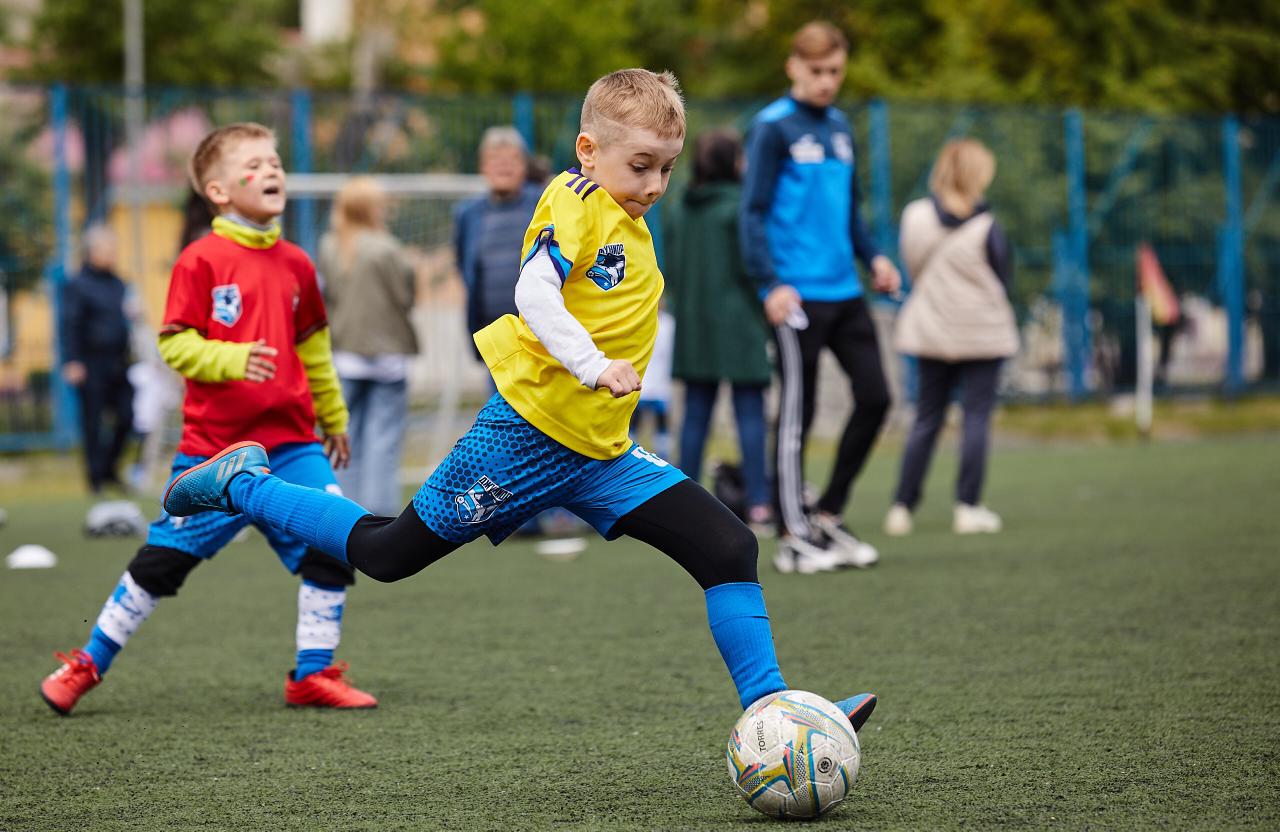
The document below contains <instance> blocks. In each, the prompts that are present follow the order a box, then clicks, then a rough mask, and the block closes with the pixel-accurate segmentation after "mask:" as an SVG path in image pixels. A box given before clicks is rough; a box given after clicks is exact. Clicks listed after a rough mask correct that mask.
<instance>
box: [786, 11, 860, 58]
mask: <svg viewBox="0 0 1280 832" xmlns="http://www.w3.org/2000/svg"><path fill="white" fill-rule="evenodd" d="M836 51H842V52H848V51H849V39H848V38H846V37H845V36H844V32H842V31H840V30H839V29H837V28H836V27H835V26H834V25H832V24H830V23H828V22H827V21H825V20H813V21H810V22H808V23H806V24H804V25H803V26H801V27H800V29H799V31H797V32H796V33H795V36H794V37H792V38H791V54H792V55H794V56H795V57H797V58H800V59H802V60H806V61H811V60H815V59H817V58H825V57H827V56H828V55H830V54H831V53H832V52H836Z"/></svg>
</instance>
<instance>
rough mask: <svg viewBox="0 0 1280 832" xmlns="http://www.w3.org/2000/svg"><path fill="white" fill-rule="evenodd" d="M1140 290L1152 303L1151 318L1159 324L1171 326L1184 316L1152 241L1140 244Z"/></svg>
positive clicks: (1149, 302) (1148, 301)
mask: <svg viewBox="0 0 1280 832" xmlns="http://www.w3.org/2000/svg"><path fill="white" fill-rule="evenodd" d="M1138 291H1139V292H1141V293H1142V296H1143V297H1144V298H1146V299H1147V303H1148V304H1150V305H1151V320H1152V321H1153V322H1154V323H1155V324H1156V325H1157V326H1171V325H1173V324H1176V323H1177V322H1178V320H1179V319H1180V318H1181V317H1182V310H1181V309H1180V308H1179V307H1178V296H1177V295H1176V294H1174V291H1173V287H1172V286H1170V285H1169V279H1168V278H1167V277H1165V276H1164V269H1162V268H1160V261H1159V260H1157V259H1156V251H1155V249H1153V248H1152V247H1151V244H1150V243H1139V244H1138Z"/></svg>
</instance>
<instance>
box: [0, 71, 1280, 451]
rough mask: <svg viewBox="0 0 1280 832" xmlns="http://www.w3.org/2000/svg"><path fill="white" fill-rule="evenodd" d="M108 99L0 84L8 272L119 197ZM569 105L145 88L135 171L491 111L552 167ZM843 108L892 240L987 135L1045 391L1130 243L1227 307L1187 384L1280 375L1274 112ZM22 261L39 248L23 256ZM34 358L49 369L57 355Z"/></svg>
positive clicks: (373, 136)
mask: <svg viewBox="0 0 1280 832" xmlns="http://www.w3.org/2000/svg"><path fill="white" fill-rule="evenodd" d="M32 96H36V97H38V98H41V99H42V100H43V105H42V106H40V107H36V108H31V107H30V106H27V107H25V108H21V107H19V108H17V110H20V111H21V112H16V113H11V112H10V110H11V109H14V108H12V107H10V106H9V105H10V104H11V103H12V101H15V100H17V99H18V98H19V97H21V98H22V99H23V100H24V101H28V102H29V100H30V99H31V97H32ZM763 103H764V102H761V101H693V102H690V105H689V123H690V134H691V135H696V134H697V133H699V132H701V131H702V130H704V129H706V128H708V127H712V126H721V125H733V126H737V127H738V128H739V129H742V128H745V126H746V124H747V123H748V121H749V119H750V117H751V115H752V114H753V113H754V112H755V111H756V110H757V109H758V108H759V107H760V106H761V105H762V104H763ZM124 105H125V94H124V91H123V90H121V89H118V88H103V87H64V86H56V87H50V88H40V89H33V88H15V87H0V160H3V159H7V158H9V157H11V156H12V157H15V158H18V159H19V161H20V162H21V159H23V158H28V157H30V156H31V155H32V154H31V153H29V152H27V150H28V146H32V147H33V146H35V145H36V144H37V143H38V142H39V141H42V140H43V138H42V137H45V136H46V135H47V134H51V136H52V144H51V152H50V153H49V154H48V158H45V159H41V160H40V161H37V162H30V164H34V165H37V166H38V167H39V168H40V171H41V172H42V173H41V175H43V176H44V177H45V178H46V180H47V193H44V194H35V193H33V194H27V195H26V197H25V198H26V200H27V204H31V205H34V204H35V201H36V200H45V199H47V200H49V201H50V202H51V210H49V211H48V212H47V213H48V224H49V225H50V226H51V227H50V228H49V229H47V231H48V234H47V238H48V244H47V245H46V246H45V247H44V249H43V250H41V251H40V252H39V253H38V254H33V253H32V252H31V251H30V250H28V251H26V252H16V253H15V251H13V250H10V249H12V248H13V246H12V245H8V244H7V242H6V241H7V239H8V238H7V237H5V236H0V262H5V263H18V264H19V267H18V268H12V267H11V268H9V269H7V270H6V271H8V272H10V273H11V277H10V282H11V283H15V282H16V283H22V282H23V280H24V278H21V275H23V274H27V275H30V274H33V273H34V274H43V276H44V278H45V286H46V290H47V291H49V292H50V293H51V296H52V297H54V298H56V294H57V288H58V286H59V284H60V281H61V280H62V279H63V276H64V275H66V274H67V273H68V272H69V270H70V269H71V268H72V267H73V265H74V259H75V258H74V248H75V245H76V242H77V238H78V234H77V229H79V228H83V226H84V225H85V224H86V223H88V222H90V221H92V220H94V219H99V218H101V217H103V216H104V215H105V214H106V212H107V211H108V209H109V207H110V206H111V205H112V203H113V200H115V199H117V198H118V193H119V191H120V183H121V180H120V175H119V171H118V170H117V169H116V168H117V167H118V157H119V154H121V153H122V152H123V145H124V133H125V131H124V112H125V106H124ZM578 107H579V101H578V100H577V99H574V98H570V97H563V96H541V95H534V94H530V93H520V94H517V95H514V96H465V97H463V96H408V95H398V94H378V95H372V96H366V97H362V98H353V97H351V96H348V95H339V94H329V93H312V92H308V91H304V90H295V91H275V90H272V91H257V92H226V91H212V90H187V89H152V90H148V91H147V92H146V94H145V112H146V122H147V128H146V135H145V138H144V143H146V145H147V147H146V150H145V152H146V154H148V159H149V160H150V161H151V162H154V165H153V167H155V168H156V169H155V170H150V171H149V173H148V174H147V176H148V177H150V178H149V179H148V180H147V181H148V184H150V185H155V186H158V185H165V184H167V185H168V186H169V187H170V188H177V187H180V186H181V183H182V170H183V168H184V162H185V158H184V157H185V154H188V153H189V152H190V149H191V143H192V142H193V141H194V140H195V139H198V133H199V132H200V130H201V129H204V128H207V127H208V126H209V125H213V124H218V123H226V122H229V121H239V120H249V119H251V120H256V121H261V122H264V123H266V124H269V125H272V126H274V127H275V128H276V130H277V131H278V132H279V134H280V139H281V152H282V155H283V156H284V158H285V164H286V166H287V167H288V168H289V169H290V170H291V171H295V172H307V171H313V172H378V173H421V172H472V171H474V170H475V167H476V158H475V148H476V145H477V144H478V142H479V139H480V135H481V133H482V132H483V130H484V129H485V128H486V127H488V126H490V125H493V124H501V123H510V124H514V125H515V126H516V127H517V129H519V130H520V131H521V133H522V134H523V135H524V136H525V138H526V139H527V140H528V141H529V143H530V145H531V147H533V148H534V150H535V152H536V153H538V154H540V155H542V156H544V157H546V158H547V159H548V160H549V161H550V162H551V164H552V165H553V166H555V167H560V166H564V165H567V164H569V163H571V161H572V159H573V145H574V138H575V136H576V134H577V118H578ZM847 110H848V112H849V114H850V116H851V120H852V123H853V124H854V128H855V133H856V136H857V139H858V141H859V144H860V146H861V149H862V153H861V155H860V157H859V159H860V165H859V168H858V175H859V176H860V177H861V182H862V185H863V191H864V193H865V195H866V199H865V204H864V206H863V210H864V211H865V212H866V216H867V218H868V221H869V223H870V227H871V229H872V233H873V235H874V237H875V239H876V240H877V242H878V243H879V244H880V246H881V247H882V248H883V249H884V250H885V251H886V252H889V253H890V254H891V255H893V254H896V249H897V217H898V214H899V212H900V211H901V210H902V208H903V206H904V205H905V204H906V203H907V202H909V201H910V200H912V199H915V198H918V197H920V196H923V195H924V194H925V193H926V187H927V181H928V174H929V169H930V165H931V163H932V160H933V157H934V155H935V154H936V153H937V151H938V149H939V148H940V147H941V145H942V144H943V142H945V141H946V140H947V139H950V138H954V137H959V136H972V137H975V138H978V139H980V140H982V141H983V142H985V143H986V144H987V145H988V146H989V147H991V148H992V150H993V151H994V153H995V154H996V156H997V159H998V161H999V169H1000V171H999V175H998V176H997V179H996V182H995V183H994V185H993V187H992V190H991V193H990V199H991V202H992V205H993V207H994V209H995V211H996V213H997V215H998V216H999V217H1000V218H1001V220H1002V222H1003V223H1004V224H1005V226H1006V227H1007V229H1008V231H1009V235H1010V237H1011V239H1012V240H1013V242H1014V244H1015V248H1016V254H1017V261H1018V273H1017V277H1016V282H1015V285H1014V287H1013V297H1014V300H1015V305H1016V307H1017V308H1018V311H1019V314H1020V315H1021V316H1022V317H1023V318H1024V320H1025V319H1030V318H1032V317H1034V315H1036V314H1040V312H1041V311H1043V309H1045V308H1049V309H1051V310H1055V314H1056V315H1057V321H1058V323H1057V324H1056V326H1057V335H1056V336H1055V337H1056V338H1057V339H1058V345H1059V346H1058V350H1059V352H1060V360H1059V364H1058V366H1056V367H1051V368H1049V369H1048V370H1046V377H1048V378H1049V379H1050V381H1049V382H1047V383H1046V386H1045V389H1044V391H1043V392H1048V393H1049V394H1052V395H1063V396H1068V397H1070V398H1072V399H1078V398H1082V397H1086V396H1091V395H1095V394H1105V393H1107V392H1110V391H1112V390H1117V389H1124V388H1125V386H1126V385H1127V384H1131V382H1132V363H1133V357H1132V349H1131V346H1130V345H1131V344H1132V340H1133V339H1132V333H1133V326H1134V321H1133V313H1132V308H1133V296H1134V291H1135V290H1134V273H1133V272H1134V267H1133V262H1134V249H1135V247H1136V246H1137V245H1138V244H1139V243H1140V242H1144V241H1147V242H1150V243H1152V244H1153V246H1154V247H1155V249H1156V251H1157V254H1158V255H1159V256H1160V258H1161V261H1162V263H1163V265H1164V268H1165V271H1166V272H1167V274H1168V275H1169V277H1170V280H1171V282H1172V283H1173V284H1174V286H1175V288H1176V289H1177V290H1178V291H1179V292H1180V293H1185V295H1186V296H1196V297H1200V298H1203V299H1205V301H1206V302H1207V303H1208V304H1209V305H1210V306H1211V307H1213V308H1215V309H1217V310H1220V311H1219V312H1218V313H1215V314H1220V315H1221V316H1222V317H1223V318H1224V319H1225V331H1226V337H1225V347H1224V349H1223V351H1222V355H1221V360H1220V364H1221V366H1220V368H1219V370H1218V371H1217V373H1216V376H1215V377H1213V378H1211V379H1209V380H1208V383H1207V384H1206V385H1203V386H1207V387H1209V388H1214V389H1217V390H1218V391H1220V392H1223V393H1226V394H1236V393H1240V392H1243V391H1246V390H1250V389H1259V388H1261V387H1264V386H1267V385H1269V384H1274V383H1276V382H1277V381H1280V204H1278V202H1277V199H1276V193H1277V190H1280V119H1268V118H1244V119H1242V118H1237V117H1235V116H1231V115H1228V116H1224V117H1218V118H1207V117H1183V118H1175V117H1155V116H1143V115H1129V114H1115V113H1092V112H1084V111H1081V110H1077V109H1069V110H1053V109H1032V108H985V107H966V106H961V105H931V104H920V103H907V102H886V101H881V100H874V101H869V102H861V103H851V104H850V105H849V106H848V107H847ZM15 115H17V116H21V117H14V116H15ZM184 131H185V132H184ZM15 148H16V150H15ZM5 153H7V154H8V155H4V154H5ZM152 157H156V158H154V159H152ZM863 160H865V163H863ZM685 169H686V170H687V165H686V166H685ZM679 181H680V179H679V176H678V177H677V187H678V184H679ZM319 208H320V205H319V204H317V203H315V202H313V201H312V200H309V199H297V200H291V207H290V216H289V217H288V223H287V229H288V233H289V234H290V235H291V236H292V237H293V238H294V239H295V240H297V241H298V242H299V243H300V244H301V245H303V247H305V248H307V249H308V250H314V248H315V245H316V243H317V239H318V235H319V233H320V231H321V230H322V227H323V224H324V217H323V216H322V212H321V211H320V210H319ZM28 236H30V235H28ZM10 242H11V241H10ZM6 246H7V248H6ZM24 256H25V258H26V259H27V260H31V259H32V258H33V257H36V256H38V257H40V258H41V262H39V263H31V262H27V263H25V268H24V267H23V263H22V258H23V257H24ZM15 258H16V259H15ZM13 274H17V275H19V277H18V278H14V277H12V275H13ZM25 280H26V282H28V283H29V282H30V278H25ZM10 288H15V287H10ZM1215 360H1216V359H1215ZM48 364H49V366H50V367H56V366H57V359H56V356H50V357H49V362H48ZM11 386H12V385H11ZM52 391H53V392H52V402H53V405H52V408H51V411H52V415H51V416H50V417H49V418H48V419H47V420H46V423H44V424H43V425H38V426H37V429H36V430H34V431H32V430H22V431H18V430H14V429H12V428H13V424H14V420H12V419H10V420H9V422H10V423H9V424H7V425H6V426H5V430H4V432H3V433H2V434H0V450H5V449H14V448H22V447H30V446H32V445H40V444H44V445H65V444H67V443H69V442H70V441H71V438H72V436H73V433H74V426H75V425H74V408H73V406H72V405H73V398H72V395H71V393H70V392H69V391H67V390H66V389H65V388H64V387H63V385H61V383H60V382H59V381H58V380H57V374H56V373H53V374H52Z"/></svg>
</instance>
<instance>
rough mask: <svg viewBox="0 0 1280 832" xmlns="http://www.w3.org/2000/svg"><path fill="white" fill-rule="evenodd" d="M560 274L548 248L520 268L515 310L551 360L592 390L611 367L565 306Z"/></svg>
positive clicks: (539, 251) (541, 249)
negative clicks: (518, 311) (602, 374)
mask: <svg viewBox="0 0 1280 832" xmlns="http://www.w3.org/2000/svg"><path fill="white" fill-rule="evenodd" d="M560 287H561V282H560V275H559V273H557V272H556V267H555V266H554V265H553V264H552V262H551V255H549V254H547V250H546V248H545V247H540V248H539V249H538V253H537V254H535V255H534V256H533V257H532V258H530V259H529V262H528V263H525V264H524V267H523V268H522V269H520V278H519V279H518V280H517V281H516V308H517V309H519V310H520V314H521V315H522V316H523V317H524V320H525V323H527V324H528V325H529V329H531V330H533V334H534V335H536V336H538V340H539V341H541V342H542V346H544V347H546V348H547V352H549V353H551V357H552V358H554V359H555V360H556V361H559V362H560V363H561V364H563V365H564V366H565V369H567V370H568V371H569V372H570V373H573V376H574V378H576V379H577V380H578V381H579V382H581V383H582V385H583V386H584V387H589V388H591V389H592V390H594V389H595V387H596V380H597V379H599V378H600V374H601V373H603V372H604V371H605V369H606V368H607V367H608V366H609V364H610V363H611V362H610V359H609V358H608V357H607V356H606V355H605V354H604V353H603V352H601V351H600V349H599V348H598V347H596V344H595V342H594V341H592V340H591V335H590V333H588V332H587V330H586V328H585V327H583V325H582V324H581V323H579V321H578V319H577V318H575V317H573V315H572V314H571V313H570V312H569V310H568V309H566V308H565V305H564V295H563V294H561V291H560Z"/></svg>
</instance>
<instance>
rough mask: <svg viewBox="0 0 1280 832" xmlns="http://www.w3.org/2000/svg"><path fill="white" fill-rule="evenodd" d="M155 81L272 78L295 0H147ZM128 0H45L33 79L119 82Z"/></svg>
mask: <svg viewBox="0 0 1280 832" xmlns="http://www.w3.org/2000/svg"><path fill="white" fill-rule="evenodd" d="M143 8H144V11H143V26H144V35H143V41H144V49H145V53H146V54H145V61H146V79H147V83H148V84H149V85H173V86H246V85H258V84H264V83H268V82H270V81H272V80H273V75H272V70H271V62H272V59H273V58H274V57H275V56H276V55H278V54H279V53H280V51H281V48H282V47H281V39H280V27H281V24H282V23H285V22H288V17H287V15H288V12H289V10H290V8H294V10H295V12H296V3H293V4H290V3H287V2H285V0H254V2H253V3H227V2H225V0H146V2H145V3H144V4H143ZM123 26H124V20H123V4H122V3H121V2H120V1H119V0H57V2H46V3H44V4H43V5H42V6H41V9H40V12H39V14H38V15H37V16H36V18H35V20H34V22H33V25H32V31H31V37H30V40H29V41H28V43H27V47H28V48H29V49H30V50H31V54H32V66H31V68H30V70H29V71H28V72H27V73H26V74H27V76H28V78H29V79H31V80H38V81H68V82H74V83H80V84H83V83H103V84H112V83H120V82H122V81H123V77H124V29H123Z"/></svg>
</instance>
